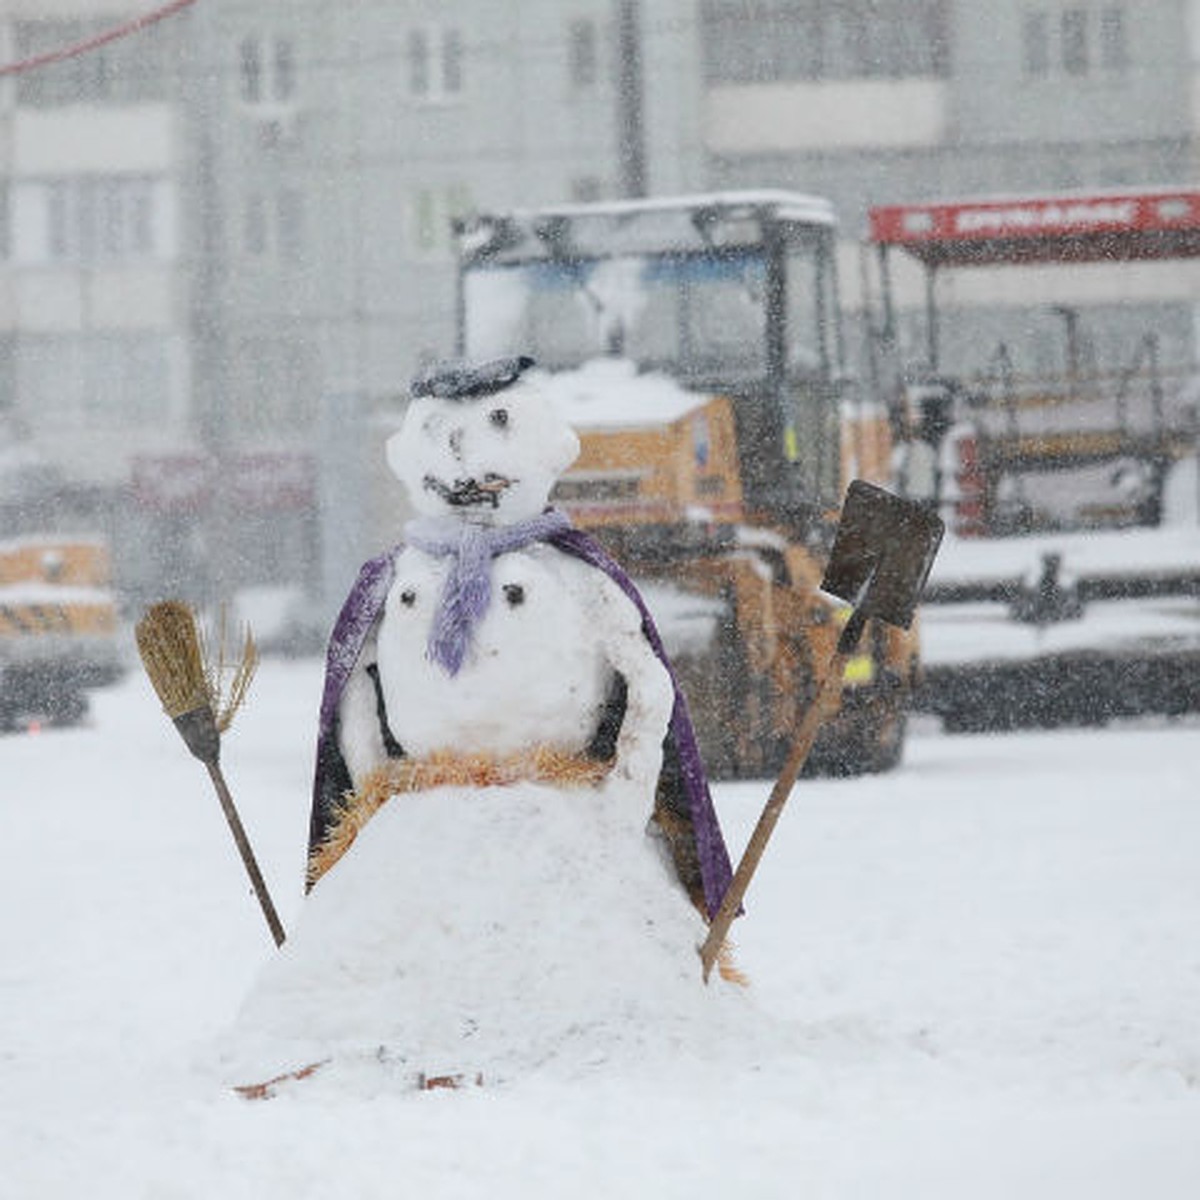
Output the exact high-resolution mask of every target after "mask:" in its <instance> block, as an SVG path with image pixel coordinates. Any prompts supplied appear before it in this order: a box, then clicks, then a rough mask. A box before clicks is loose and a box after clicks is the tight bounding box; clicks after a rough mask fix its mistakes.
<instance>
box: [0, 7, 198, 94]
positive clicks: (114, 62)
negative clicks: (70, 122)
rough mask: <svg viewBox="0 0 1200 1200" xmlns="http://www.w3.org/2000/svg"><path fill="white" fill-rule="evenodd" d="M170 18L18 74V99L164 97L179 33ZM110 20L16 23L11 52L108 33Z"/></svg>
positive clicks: (27, 53) (21, 55)
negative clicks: (167, 73)
mask: <svg viewBox="0 0 1200 1200" xmlns="http://www.w3.org/2000/svg"><path fill="white" fill-rule="evenodd" d="M171 24H172V22H169V21H167V22H163V23H161V24H160V25H154V26H150V27H148V28H146V29H144V30H142V32H141V33H139V34H138V36H137V37H136V38H118V39H116V40H114V41H110V42H107V43H105V44H103V45H100V46H96V47H95V48H94V49H92V50H90V51H89V52H88V53H87V54H78V55H75V56H74V57H72V58H66V59H63V60H61V61H60V62H51V63H47V64H45V65H44V66H42V67H39V68H38V69H37V70H36V71H25V72H23V73H22V74H20V75H18V76H17V85H16V92H17V103H18V104H19V105H21V106H28V107H31V108H47V107H53V106H57V105H62V104H88V103H93V104H136V103H141V102H144V101H152V100H162V99H164V98H165V97H166V95H167V92H168V89H167V86H166V79H165V70H166V69H167V67H168V66H169V65H171V64H172V63H173V62H174V61H176V57H177V54H178V53H179V52H178V50H177V42H176V38H177V36H178V34H177V32H176V31H175V30H173V29H171V28H168V26H170V25H171ZM112 27H113V20H112V19H111V18H108V19H98V20H88V21H61V20H35V21H17V22H15V24H14V26H13V54H14V57H15V58H17V59H26V58H36V57H37V56H39V55H42V54H52V53H53V52H54V51H56V50H62V49H63V48H64V47H66V46H72V45H75V44H76V43H78V42H82V41H86V40H87V39H88V38H91V37H95V36H97V35H100V34H104V33H107V32H109V31H110V30H111V29H112Z"/></svg>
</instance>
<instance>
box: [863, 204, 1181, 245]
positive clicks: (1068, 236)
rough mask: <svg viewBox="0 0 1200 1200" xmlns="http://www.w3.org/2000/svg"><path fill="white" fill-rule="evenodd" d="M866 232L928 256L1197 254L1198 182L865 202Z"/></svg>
mask: <svg viewBox="0 0 1200 1200" xmlns="http://www.w3.org/2000/svg"><path fill="white" fill-rule="evenodd" d="M870 238H871V241H873V242H877V243H881V244H884V245H895V246H903V247H904V248H906V249H908V250H911V251H912V252H913V253H914V254H917V255H918V256H919V257H922V258H927V259H931V260H932V259H936V258H942V259H946V260H954V259H956V258H958V259H969V260H971V261H976V262H988V261H1001V260H1003V259H1005V258H1012V257H1018V258H1019V257H1029V256H1035V257H1037V258H1040V259H1043V260H1046V261H1053V260H1054V259H1056V258H1059V257H1061V258H1063V259H1076V260H1078V259H1081V258H1087V257H1091V256H1094V257H1105V258H1111V259H1117V260H1120V259H1127V258H1130V259H1131V258H1150V257H1153V258H1168V257H1176V256H1179V257H1192V256H1195V255H1197V254H1200V190H1195V189H1176V190H1162V191H1151V192H1107V191H1105V192H1092V193H1086V192H1072V193H1065V194H1063V195H1059V196H1045V195H1039V196H1024V197H1023V196H1009V197H996V198H991V199H979V200H964V201H960V202H952V203H938V204H899V205H886V206H883V207H879V208H873V209H871V212H870ZM989 244H990V246H991V247H993V248H994V255H993V254H991V253H989Z"/></svg>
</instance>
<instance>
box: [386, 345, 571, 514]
mask: <svg viewBox="0 0 1200 1200" xmlns="http://www.w3.org/2000/svg"><path fill="white" fill-rule="evenodd" d="M533 365H534V363H533V360H532V359H531V358H527V357H525V356H524V355H522V356H519V357H514V358H501V359H495V360H493V361H490V362H486V363H480V364H477V365H462V364H455V365H451V366H441V367H438V368H436V369H434V370H432V371H429V372H427V373H426V374H424V375H421V376H419V377H418V378H417V379H416V380H415V381H414V382H413V385H412V401H411V403H410V404H409V408H408V412H407V414H406V415H405V418H404V424H403V425H402V426H401V428H400V431H399V433H397V434H395V435H394V436H393V437H391V438H390V439H389V440H388V443H387V460H388V465H389V466H390V467H391V469H392V471H393V472H394V473H395V474H396V476H397V478H398V479H399V480H400V481H401V482H402V483H403V484H404V486H405V488H407V490H408V494H409V499H410V500H411V501H412V504H413V507H414V508H416V510H417V511H418V512H419V513H421V514H422V515H423V516H456V517H460V518H463V519H466V520H471V521H478V522H480V523H486V524H492V525H507V524H511V523H512V522H515V521H523V520H526V519H528V518H529V517H534V516H537V514H538V513H540V512H541V511H542V510H543V509H544V508H545V507H546V502H547V501H548V499H549V497H550V491H551V489H552V488H553V487H554V484H555V481H556V480H557V479H558V477H559V475H561V474H562V472H563V471H565V470H566V469H567V467H569V466H570V465H571V463H573V462H574V461H575V458H576V457H577V455H578V454H579V439H578V438H577V437H576V436H575V433H574V431H573V430H572V429H571V427H570V426H569V425H568V424H567V423H566V421H564V420H563V418H562V417H561V416H560V415H559V413H558V411H557V409H556V408H555V407H554V405H553V404H552V403H551V401H550V399H549V398H548V397H547V395H546V393H545V391H544V389H543V388H542V387H541V386H540V384H539V382H538V378H537V373H536V372H533V373H529V372H530V368H532V367H533Z"/></svg>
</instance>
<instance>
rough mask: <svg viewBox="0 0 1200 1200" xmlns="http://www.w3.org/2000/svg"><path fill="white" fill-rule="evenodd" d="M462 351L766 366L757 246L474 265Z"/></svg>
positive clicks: (753, 371) (743, 369) (574, 361)
mask: <svg viewBox="0 0 1200 1200" xmlns="http://www.w3.org/2000/svg"><path fill="white" fill-rule="evenodd" d="M464 303H465V309H466V323H465V332H466V346H465V350H466V353H467V354H468V356H470V357H472V358H476V357H477V358H487V357H491V356H494V355H498V354H505V353H509V352H511V351H512V350H513V349H514V348H520V349H521V350H522V351H526V352H529V353H532V354H533V355H534V357H535V358H537V359H538V361H539V362H541V363H542V364H543V365H545V366H547V367H570V366H576V365H578V364H579V363H581V362H583V361H585V360H587V359H589V358H594V357H596V356H597V355H602V354H611V353H616V354H621V355H623V356H625V357H627V358H630V359H632V360H633V361H635V362H637V363H638V364H640V365H641V366H643V367H651V366H653V367H658V368H664V369H672V370H674V371H677V372H679V373H681V374H692V375H696V374H704V373H705V372H706V371H713V370H719V371H720V372H721V373H722V374H727V373H729V372H730V371H731V370H732V371H733V372H735V373H738V374H743V375H760V374H762V373H764V371H765V367H766V341H767V339H766V314H767V303H766V266H765V261H764V258H763V255H762V254H761V253H760V252H757V251H749V252H747V251H737V252H733V253H722V254H719V255H712V254H707V255H673V256H656V257H647V256H628V257H621V258H606V259H600V260H580V259H569V260H542V261H539V262H534V263H516V264H504V265H485V266H478V267H474V268H472V269H471V270H469V271H468V272H467V274H466V277H465V281H464Z"/></svg>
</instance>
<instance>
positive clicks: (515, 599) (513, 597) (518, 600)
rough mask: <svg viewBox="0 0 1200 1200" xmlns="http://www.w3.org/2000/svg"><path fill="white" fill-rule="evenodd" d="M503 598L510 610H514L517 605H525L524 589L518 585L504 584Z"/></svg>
mask: <svg viewBox="0 0 1200 1200" xmlns="http://www.w3.org/2000/svg"><path fill="white" fill-rule="evenodd" d="M504 598H505V600H507V601H508V603H509V605H510V606H511V607H512V608H516V607H517V605H518V604H524V603H525V589H524V588H523V587H522V586H521V585H520V584H519V583H506V584H505V585H504Z"/></svg>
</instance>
